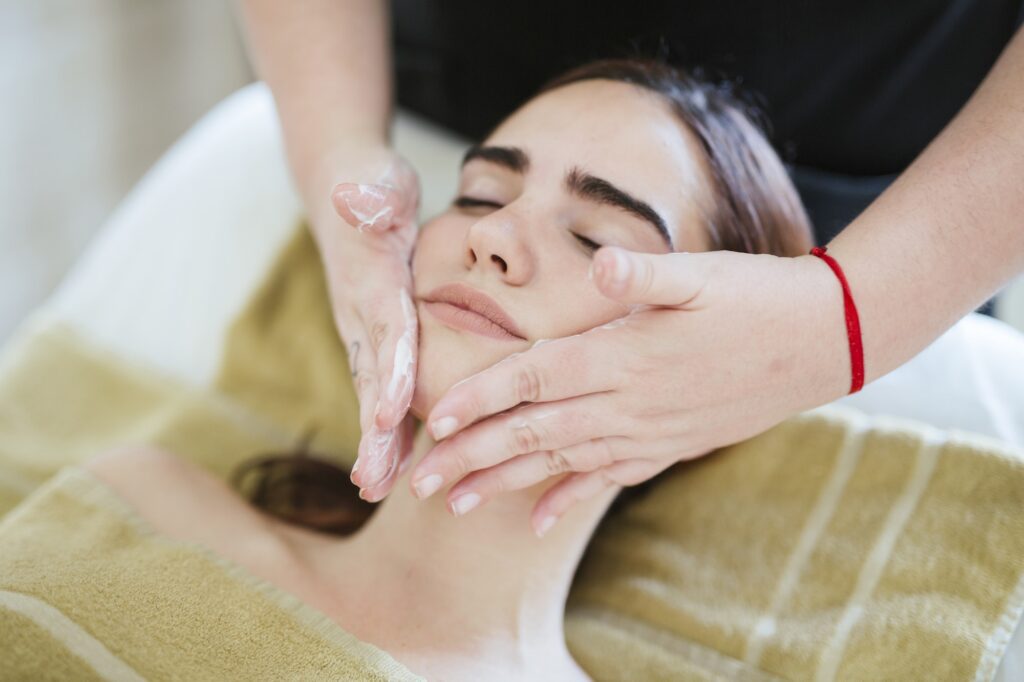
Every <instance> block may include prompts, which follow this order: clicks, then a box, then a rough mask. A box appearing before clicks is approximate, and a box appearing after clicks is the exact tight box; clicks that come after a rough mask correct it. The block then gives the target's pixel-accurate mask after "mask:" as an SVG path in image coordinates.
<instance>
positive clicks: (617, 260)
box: [609, 249, 633, 289]
mask: <svg viewBox="0 0 1024 682" xmlns="http://www.w3.org/2000/svg"><path fill="white" fill-rule="evenodd" d="M612 256H613V258H614V265H613V266H612V272H611V278H610V282H609V284H611V285H612V287H614V288H615V289H621V288H622V287H623V285H625V283H626V281H627V280H628V279H629V277H630V275H631V274H632V272H633V262H632V260H631V259H630V257H629V256H627V255H626V254H625V253H624V252H623V251H620V250H619V249H612Z"/></svg>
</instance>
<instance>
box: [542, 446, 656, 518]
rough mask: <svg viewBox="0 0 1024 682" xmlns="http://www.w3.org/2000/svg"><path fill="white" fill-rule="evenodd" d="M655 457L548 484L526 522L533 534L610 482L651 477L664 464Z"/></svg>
mask: <svg viewBox="0 0 1024 682" xmlns="http://www.w3.org/2000/svg"><path fill="white" fill-rule="evenodd" d="M665 466H666V465H665V464H662V463H661V462H660V461H657V460H650V459H636V458H632V459H623V460H620V461H618V462H615V463H614V464H611V465H609V466H606V467H602V468H600V469H597V470H596V471H591V472H588V473H578V474H572V475H571V476H566V477H565V478H564V479H562V480H561V481H559V482H558V483H556V484H555V485H553V486H551V488H550V489H548V490H547V491H546V492H545V493H544V495H542V496H541V498H540V499H539V500H538V501H537V504H536V505H535V506H534V508H533V513H532V514H531V515H530V524H531V525H532V526H533V531H534V533H536V534H537V537H544V535H545V534H546V533H547V532H548V531H549V530H551V527H552V526H554V525H555V523H556V522H557V521H558V519H560V518H562V516H563V515H564V514H565V513H566V512H567V511H568V510H569V509H571V508H572V507H573V505H575V504H577V503H579V502H582V501H583V500H587V499H590V498H592V497H594V496H595V495H597V494H599V493H601V492H603V491H605V490H607V489H609V488H611V487H614V486H627V485H636V484H637V483H642V482H643V481H646V480H649V479H650V478H653V477H654V476H656V475H657V474H659V473H660V472H661V471H662V470H664V468H665Z"/></svg>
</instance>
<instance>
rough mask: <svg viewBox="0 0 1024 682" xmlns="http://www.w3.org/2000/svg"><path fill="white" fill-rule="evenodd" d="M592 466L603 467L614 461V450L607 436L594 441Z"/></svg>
mask: <svg viewBox="0 0 1024 682" xmlns="http://www.w3.org/2000/svg"><path fill="white" fill-rule="evenodd" d="M593 446H594V466H595V468H603V467H606V466H609V465H611V464H614V463H615V452H614V451H613V450H612V444H611V443H610V442H609V441H608V439H607V438H601V439H599V440H597V441H594V443H593Z"/></svg>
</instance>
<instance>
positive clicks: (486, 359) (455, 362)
mask: <svg viewBox="0 0 1024 682" xmlns="http://www.w3.org/2000/svg"><path fill="white" fill-rule="evenodd" d="M511 352H512V351H507V352H505V351H503V349H498V348H495V347H492V346H491V344H490V342H489V341H487V340H480V341H477V340H476V339H473V338H471V337H469V336H468V335H466V334H464V333H462V332H457V331H454V330H450V329H448V328H445V327H438V326H434V325H432V324H421V326H420V342H419V358H418V361H417V372H416V390H415V392H414V393H413V398H412V406H411V407H410V411H411V412H412V414H413V415H414V416H415V417H416V418H417V419H419V420H421V421H422V420H425V419H426V417H427V415H429V414H430V411H431V410H432V409H434V405H435V404H437V401H438V400H440V399H441V398H442V396H444V394H445V393H447V392H448V389H450V388H451V387H452V386H454V385H455V384H457V383H459V382H460V381H462V380H463V379H466V378H467V377H470V376H472V375H474V374H476V373H477V372H480V371H482V370H484V369H487V368H488V367H490V366H491V365H493V364H494V363H496V362H498V361H499V360H501V359H503V358H505V357H507V356H508V355H509V354H510V353H511Z"/></svg>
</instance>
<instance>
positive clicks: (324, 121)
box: [241, 0, 392, 201]
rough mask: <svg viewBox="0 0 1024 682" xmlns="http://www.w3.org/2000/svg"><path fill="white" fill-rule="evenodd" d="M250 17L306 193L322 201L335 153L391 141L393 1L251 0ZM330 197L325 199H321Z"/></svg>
mask: <svg viewBox="0 0 1024 682" xmlns="http://www.w3.org/2000/svg"><path fill="white" fill-rule="evenodd" d="M241 6H242V16H243V19H244V23H245V27H246V30H247V34H248V37H249V46H250V52H251V53H252V59H253V62H254V64H255V67H256V70H257V72H258V73H259V75H260V77H261V78H262V79H263V80H264V81H266V83H267V85H269V86H270V90H271V91H272V92H273V93H274V100H275V102H276V103H277V110H278V114H279V116H280V118H281V125H282V127H283V129H284V137H285V143H286V146H287V150H288V158H289V161H290V163H291V166H292V171H293V173H294V174H295V177H296V179H297V180H298V183H299V186H300V190H301V191H302V192H303V193H304V194H307V201H308V200H309V198H308V193H315V198H316V200H323V199H324V198H326V197H328V196H330V195H329V191H330V189H331V188H332V187H333V185H331V186H330V187H321V186H317V185H316V178H317V176H318V175H321V174H322V173H317V170H318V169H319V168H320V167H321V166H322V165H323V164H324V162H325V158H324V156H325V154H326V153H327V152H329V151H330V150H334V149H340V148H343V147H345V146H346V145H348V144H349V143H350V142H351V140H352V139H354V138H355V139H359V140H362V141H363V142H365V143H368V144H378V145H381V146H386V145H387V142H388V125H389V122H390V119H391V103H392V92H391V90H392V82H391V80H392V79H391V48H390V45H389V43H388V35H389V32H388V26H387V22H388V16H387V2H386V1H385V0H303V1H302V2H280V0H243V1H242V3H241ZM321 195H323V196H321Z"/></svg>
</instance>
